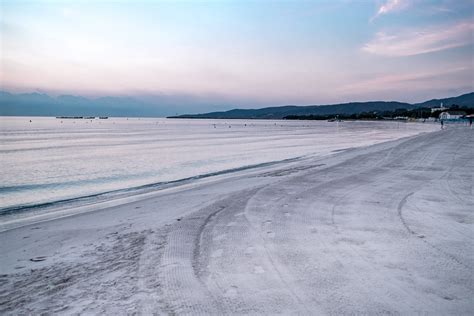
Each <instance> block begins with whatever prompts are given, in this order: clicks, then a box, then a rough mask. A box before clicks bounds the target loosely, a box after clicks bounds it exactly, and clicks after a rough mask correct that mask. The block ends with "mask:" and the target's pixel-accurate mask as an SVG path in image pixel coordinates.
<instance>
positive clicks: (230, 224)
mask: <svg viewBox="0 0 474 316" xmlns="http://www.w3.org/2000/svg"><path fill="white" fill-rule="evenodd" d="M235 225H237V223H236V222H230V223H229V224H227V227H232V226H235Z"/></svg>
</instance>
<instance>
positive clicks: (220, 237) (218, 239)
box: [212, 235, 226, 241]
mask: <svg viewBox="0 0 474 316" xmlns="http://www.w3.org/2000/svg"><path fill="white" fill-rule="evenodd" d="M212 239H213V240H214V241H221V240H224V239H226V235H217V236H215V237H213V238H212Z"/></svg>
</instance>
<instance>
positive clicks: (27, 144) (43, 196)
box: [0, 117, 438, 214]
mask: <svg viewBox="0 0 474 316" xmlns="http://www.w3.org/2000/svg"><path fill="white" fill-rule="evenodd" d="M30 120H31V121H30ZM434 128H435V127H434V126H433V125H430V124H413V123H410V124H406V123H397V122H380V123H378V122H341V123H334V122H333V123H330V122H322V121H266V120H265V121H257V120H229V121H226V120H182V119H156V118H155V119H151V118H146V119H145V118H141V119H139V118H133V119H126V118H109V119H107V120H105V119H102V120H100V119H93V120H90V119H89V120H86V119H56V118H41V117H31V118H30V117H0V140H1V148H0V155H1V156H0V163H1V165H0V166H1V173H0V180H1V181H0V196H1V200H0V214H11V213H14V212H21V211H25V210H28V209H32V208H36V207H39V206H40V207H43V206H47V205H53V204H57V203H66V204H67V202H69V201H74V200H80V199H84V200H86V199H87V198H91V197H94V198H98V197H101V196H105V195H107V194H109V195H110V194H113V193H117V192H121V191H124V190H127V192H130V191H133V190H135V189H137V190H138V189H140V188H143V187H152V188H153V187H154V186H156V187H157V188H158V187H159V186H160V185H163V184H166V183H169V182H171V183H173V184H179V181H180V180H182V179H188V178H192V177H202V176H206V175H209V174H214V173H221V172H228V171H229V170H232V169H236V168H242V167H248V166H255V165H259V164H262V163H269V162H275V161H281V160H285V159H292V158H298V157H304V156H310V155H318V156H320V155H325V154H328V153H331V152H333V151H335V150H340V149H345V148H350V147H357V146H364V145H370V144H374V143H378V142H382V141H386V140H391V139H396V138H399V137H404V136H409V135H414V134H417V133H420V132H423V131H429V130H433V129H434ZM436 128H438V127H436ZM188 181H189V180H188Z"/></svg>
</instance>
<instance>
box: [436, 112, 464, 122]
mask: <svg viewBox="0 0 474 316" xmlns="http://www.w3.org/2000/svg"><path fill="white" fill-rule="evenodd" d="M465 115H466V112H463V111H445V112H442V113H441V114H440V115H439V119H440V120H458V119H460V118H461V117H463V116H465Z"/></svg>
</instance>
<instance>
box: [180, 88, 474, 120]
mask: <svg viewBox="0 0 474 316" xmlns="http://www.w3.org/2000/svg"><path fill="white" fill-rule="evenodd" d="M441 102H442V103H443V105H444V106H451V105H454V104H457V105H459V106H468V107H474V92H471V93H467V94H463V95H460V96H458V97H452V98H445V99H433V100H429V101H426V102H422V103H416V104H410V103H403V102H395V101H391V102H385V101H370V102H350V103H342V104H331V105H308V106H296V105H287V106H279V107H268V108H262V109H234V110H230V111H225V112H210V113H203V114H185V115H179V116H171V117H173V118H213V119H282V118H284V117H286V116H289V115H297V116H302V115H332V114H334V115H335V114H355V113H361V112H374V111H377V112H383V111H394V110H397V109H407V110H412V109H416V108H420V107H435V106H439V105H440V103H441Z"/></svg>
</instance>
